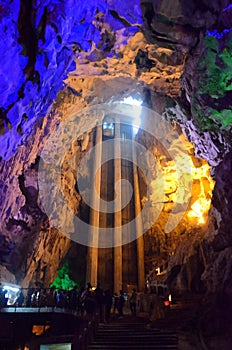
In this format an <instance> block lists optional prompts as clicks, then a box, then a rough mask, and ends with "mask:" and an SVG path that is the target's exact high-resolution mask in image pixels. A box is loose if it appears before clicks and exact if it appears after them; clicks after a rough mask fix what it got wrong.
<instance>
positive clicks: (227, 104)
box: [0, 0, 232, 294]
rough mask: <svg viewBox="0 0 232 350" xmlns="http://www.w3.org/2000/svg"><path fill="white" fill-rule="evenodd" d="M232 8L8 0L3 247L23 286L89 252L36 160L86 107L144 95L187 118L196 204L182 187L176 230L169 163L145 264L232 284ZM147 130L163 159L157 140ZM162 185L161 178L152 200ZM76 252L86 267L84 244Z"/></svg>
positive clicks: (180, 281) (70, 190)
mask: <svg viewBox="0 0 232 350" xmlns="http://www.w3.org/2000/svg"><path fill="white" fill-rule="evenodd" d="M140 3H141V4H140ZM231 11H232V10H231V7H229V1H226V0H224V1H223V0H222V1H219V0H218V1H217V0H213V1H202V2H201V3H199V2H194V1H190V2H189V1H178V0H177V1H172V2H170V1H169V0H160V1H155V0H153V1H149V2H147V1H143V0H141V1H140V2H139V1H132V0H131V1H118V0H117V1H116V0H115V1H114V0H113V1H100V0H98V1H92V2H91V1H90V0H89V1H82V2H81V6H80V1H78V0H68V1H65V2H62V3H60V1H50V0H46V1H44V2H43V4H42V5H41V4H40V2H38V1H32V2H29V1H25V2H24V1H21V2H20V1H19V0H14V1H12V2H10V1H1V3H0V30H1V42H0V71H1V79H0V95H1V110H0V111H1V124H0V126H1V135H0V145H1V147H0V155H1V157H2V160H1V164H0V197H1V203H0V208H1V223H0V229H1V233H0V241H1V251H0V252H1V265H3V266H7V269H8V270H9V271H10V272H11V273H13V275H14V276H15V278H16V281H17V282H18V283H24V285H25V286H28V285H33V284H34V283H35V282H37V283H42V284H45V285H46V286H48V285H49V284H50V283H51V281H53V280H54V278H55V276H56V271H57V269H58V267H60V266H61V265H62V264H63V262H64V260H65V259H66V258H67V257H68V258H69V259H71V260H72V259H73V260H75V256H76V254H77V253H78V252H79V250H78V246H77V245H75V244H74V243H73V242H71V243H70V241H69V239H68V238H67V237H66V236H63V235H62V234H61V233H59V232H58V231H57V230H56V229H55V228H53V227H50V226H49V221H48V218H47V216H46V214H45V213H44V212H43V208H42V206H41V201H40V197H39V191H38V180H37V175H38V164H39V156H40V154H41V151H42V149H43V146H44V144H45V143H46V140H47V139H48V137H49V135H51V134H52V132H53V131H54V130H56V128H57V127H58V125H59V124H60V122H61V120H64V119H66V118H68V117H69V115H70V114H73V113H78V112H80V111H82V110H83V108H85V107H88V106H93V105H94V104H99V103H104V102H111V101H116V100H118V99H120V100H121V99H123V98H124V97H127V96H129V95H130V94H132V95H133V94H134V95H136V94H139V96H141V97H142V98H143V100H144V104H145V105H146V106H148V107H149V108H152V109H154V110H155V111H157V112H159V113H160V114H163V116H165V118H166V120H169V121H170V122H171V123H173V125H174V124H176V125H177V127H180V135H181V136H180V137H181V138H182V139H184V140H185V141H184V142H186V147H187V149H188V152H189V156H190V158H191V162H192V167H193V168H192V173H193V178H192V180H193V188H192V193H191V200H190V203H189V207H188V211H187V212H186V213H184V212H182V205H183V203H184V202H186V200H187V199H186V198H185V195H183V197H182V200H180V201H179V202H178V207H177V211H176V213H174V214H172V215H173V220H176V218H177V217H178V215H184V216H183V219H182V221H181V222H180V223H179V225H178V226H177V227H176V228H175V229H174V230H173V231H171V232H170V233H168V234H166V233H164V226H165V223H166V222H167V220H168V217H169V215H170V212H171V209H172V202H173V201H176V198H175V193H176V189H177V186H180V185H181V184H180V183H177V181H176V180H173V168H172V167H173V164H172V163H171V161H168V160H167V161H166V163H165V165H164V166H163V168H162V169H163V171H164V172H165V179H166V183H167V188H166V190H165V196H166V197H165V204H164V207H163V211H162V213H161V215H160V218H159V220H158V221H157V222H156V223H155V224H154V225H153V226H152V228H151V229H149V230H148V232H147V233H146V234H145V235H144V237H145V253H146V257H147V262H146V272H147V273H148V272H149V270H150V269H152V268H153V267H154V265H155V266H156V265H157V264H163V263H165V262H167V261H168V262H169V267H168V271H169V275H168V280H169V281H170V284H171V285H172V286H173V287H175V288H177V290H179V291H186V290H189V291H195V292H199V291H202V290H204V291H206V292H217V291H221V292H224V293H227V294H228V293H231V288H232V285H231V281H232V271H231V249H232V248H231V246H232V240H231V224H232V222H231V212H232V203H231V198H232V193H231V188H232V183H231V182H232V180H231V171H232V159H231V124H232V117H231V90H232V87H231V72H232V70H231V63H232V58H231V57H232V56H231V46H232V45H231V42H232V39H231V38H232V37H231V35H232V34H231V27H232V22H231V18H232V16H231ZM68 72H69V74H68ZM53 102H55V103H54V104H52V103H53ZM79 122H80V124H79V126H77V127H81V125H85V123H87V122H88V119H87V117H86V118H85V117H84V118H83V119H82V120H80V121H79ZM184 135H185V136H184ZM140 137H141V139H142V140H143V143H144V145H146V146H148V148H149V149H152V152H154V154H157V159H158V160H159V161H160V162H161V163H162V159H161V158H162V157H161V155H160V150H159V147H158V148H155V146H154V140H153V141H152V140H150V139H149V137H148V135H140ZM92 142H93V135H92V131H91V130H89V132H87V133H86V134H84V135H83V136H82V139H79V142H77V143H76V144H73V145H72V149H71V150H70V151H69V152H67V155H66V157H67V163H70V159H71V160H72V161H73V159H74V158H75V159H76V160H75V161H76V162H78V161H79V160H80V159H82V157H83V155H84V153H85V151H86V150H88V149H89V148H91V146H92ZM149 142H151V144H149ZM183 159H184V158H182V159H181V160H180V161H182V162H183V164H184V160H183ZM64 172H65V176H64V187H65V191H66V193H67V198H68V200H69V201H70V206H71V207H72V208H73V210H74V211H76V212H78V211H81V210H82V211H83V207H82V203H81V198H80V196H79V195H78V193H77V191H76V190H75V183H76V177H75V174H73V172H72V169H69V166H68V165H67V167H66V169H64ZM83 172H86V175H87V176H88V169H83ZM210 173H211V176H210ZM155 191H156V184H154V193H153V196H154V200H153V203H154V205H155V201H156V196H155V195H156V192H155ZM53 199H54V192H53V189H51V203H52V202H53ZM211 199H212V203H211ZM144 200H146V198H144ZM80 203H81V204H80ZM63 220H68V214H67V216H64V217H63ZM148 221H149V218H148ZM77 255H78V254H77ZM76 259H77V260H78V264H77V265H78V266H79V268H80V271H81V265H82V259H85V255H84V253H83V252H82V253H80V254H79V255H78V258H76ZM75 277H76V278H80V275H78V274H77V275H76V276H75ZM82 282H83V281H82Z"/></svg>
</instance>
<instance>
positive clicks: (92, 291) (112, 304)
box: [0, 283, 137, 322]
mask: <svg viewBox="0 0 232 350" xmlns="http://www.w3.org/2000/svg"><path fill="white" fill-rule="evenodd" d="M127 300H128V303H129V305H128V306H129V308H130V311H131V314H132V315H136V306H137V293H136V290H135V289H133V290H132V293H131V295H129V296H128V295H127V294H126V293H124V292H123V291H122V290H120V291H119V294H118V293H116V292H115V293H113V294H112V293H111V291H110V289H107V290H103V289H102V288H101V286H100V283H98V284H97V286H96V288H92V286H91V284H90V283H88V284H87V286H86V288H81V289H80V290H78V289H77V287H74V288H73V289H72V290H70V291H65V290H61V289H59V290H56V289H55V287H51V288H49V289H45V288H40V289H35V288H28V289H23V288H21V289H20V290H19V291H18V293H17V296H16V299H15V301H14V304H13V305H12V306H15V307H39V308H41V307H58V308H65V309H71V310H73V311H78V312H80V314H81V315H84V314H87V315H92V314H93V313H97V314H98V315H99V320H100V322H109V320H110V315H111V312H112V313H113V314H118V316H119V318H122V317H123V316H124V307H125V302H126V301H127ZM7 301H8V299H7V291H6V290H4V289H3V288H0V307H6V306H8V305H7Z"/></svg>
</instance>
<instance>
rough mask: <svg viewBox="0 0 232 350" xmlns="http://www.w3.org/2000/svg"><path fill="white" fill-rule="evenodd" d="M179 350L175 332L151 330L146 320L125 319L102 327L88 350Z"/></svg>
mask: <svg viewBox="0 0 232 350" xmlns="http://www.w3.org/2000/svg"><path fill="white" fill-rule="evenodd" d="M155 349H156V350H177V349H178V337H177V334H176V333H175V332H174V331H171V330H165V328H163V329H149V328H148V327H147V322H146V321H145V320H144V319H140V318H135V319H134V320H133V319H132V318H131V317H124V318H123V319H121V320H120V319H119V320H114V321H112V322H111V323H110V324H107V325H101V326H100V327H99V328H98V330H97V332H96V336H95V338H94V340H93V341H92V342H91V344H89V346H88V350H155Z"/></svg>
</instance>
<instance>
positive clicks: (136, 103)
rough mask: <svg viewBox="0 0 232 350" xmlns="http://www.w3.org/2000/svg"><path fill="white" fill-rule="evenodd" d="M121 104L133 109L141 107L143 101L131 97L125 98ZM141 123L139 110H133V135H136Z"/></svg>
mask: <svg viewBox="0 0 232 350" xmlns="http://www.w3.org/2000/svg"><path fill="white" fill-rule="evenodd" d="M123 103H126V104H128V105H131V106H133V107H141V105H142V103H143V101H142V100H141V99H137V98H134V97H132V96H129V97H125V98H124V99H123ZM140 123H141V109H140V108H134V118H133V119H132V125H133V134H134V135H136V134H137V132H138V130H139V127H140Z"/></svg>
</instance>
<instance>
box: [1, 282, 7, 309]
mask: <svg viewBox="0 0 232 350" xmlns="http://www.w3.org/2000/svg"><path fill="white" fill-rule="evenodd" d="M6 294H7V291H6V290H4V289H3V288H2V286H1V285H0V307H6V306H7V302H8V298H7V297H6Z"/></svg>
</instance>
